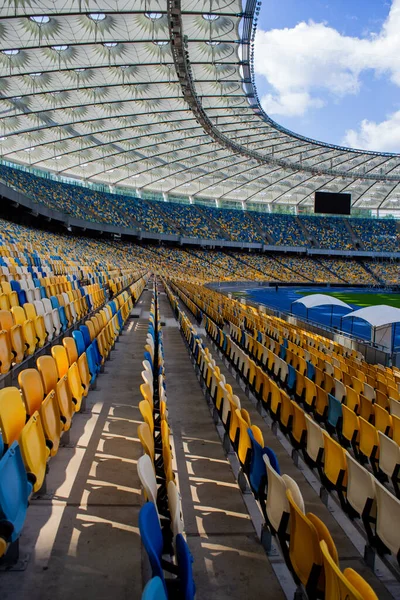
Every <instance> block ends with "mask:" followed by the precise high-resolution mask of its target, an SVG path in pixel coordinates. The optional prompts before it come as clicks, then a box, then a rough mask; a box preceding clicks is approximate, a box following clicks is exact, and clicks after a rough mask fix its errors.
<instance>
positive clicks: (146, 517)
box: [139, 502, 167, 593]
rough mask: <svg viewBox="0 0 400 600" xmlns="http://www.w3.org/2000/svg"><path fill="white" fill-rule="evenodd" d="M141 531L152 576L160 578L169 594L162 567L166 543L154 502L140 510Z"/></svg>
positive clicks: (148, 503) (147, 503)
mask: <svg viewBox="0 0 400 600" xmlns="http://www.w3.org/2000/svg"><path fill="white" fill-rule="evenodd" d="M139 531H140V537H141V538H142V543H143V546H144V548H145V550H146V553H147V556H148V558H149V561H150V566H151V570H152V575H153V577H160V579H161V581H162V582H163V585H164V589H165V592H166V593H167V588H166V585H165V580H164V572H163V568H162V565H161V559H162V552H163V546H164V541H163V536H162V532H161V527H160V522H159V520H158V515H157V509H156V507H155V505H154V504H153V502H146V504H144V505H143V506H142V508H141V509H140V512H139Z"/></svg>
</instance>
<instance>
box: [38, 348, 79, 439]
mask: <svg viewBox="0 0 400 600" xmlns="http://www.w3.org/2000/svg"><path fill="white" fill-rule="evenodd" d="M36 364H37V367H38V371H39V373H40V375H41V377H42V381H43V387H44V392H45V394H49V393H50V392H51V391H53V390H55V391H56V398H57V403H58V408H59V410H60V415H61V420H62V422H63V430H64V431H68V429H69V428H70V427H71V421H72V416H73V414H74V412H75V409H74V403H73V401H72V394H71V390H70V388H69V385H68V380H67V376H66V375H64V377H62V378H61V379H60V380H59V381H58V373H57V366H56V361H55V360H54V358H53V357H52V356H41V357H40V358H38V360H37V363H36Z"/></svg>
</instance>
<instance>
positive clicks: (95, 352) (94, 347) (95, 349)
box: [91, 338, 103, 371]
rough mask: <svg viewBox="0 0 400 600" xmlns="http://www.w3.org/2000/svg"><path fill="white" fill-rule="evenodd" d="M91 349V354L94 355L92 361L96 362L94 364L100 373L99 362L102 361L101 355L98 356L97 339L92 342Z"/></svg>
mask: <svg viewBox="0 0 400 600" xmlns="http://www.w3.org/2000/svg"><path fill="white" fill-rule="evenodd" d="M91 346H92V349H93V354H94V360H95V361H96V364H97V366H98V369H99V371H100V368H101V361H102V360H103V357H102V355H101V354H100V348H99V343H98V341H97V338H95V339H94V340H93V342H92V343H91Z"/></svg>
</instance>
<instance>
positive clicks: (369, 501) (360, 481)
mask: <svg viewBox="0 0 400 600" xmlns="http://www.w3.org/2000/svg"><path fill="white" fill-rule="evenodd" d="M346 459H347V472H348V482H347V502H348V503H349V505H350V506H351V508H352V509H353V511H354V513H355V514H356V515H357V516H358V517H360V518H362V520H363V523H364V526H365V529H366V531H367V534H368V538H369V540H370V541H371V540H372V539H373V533H372V529H371V525H370V523H371V521H372V520H373V519H374V518H375V516H376V491H375V478H374V477H373V476H372V475H371V473H370V472H369V471H367V470H366V469H364V467H363V466H362V465H360V464H359V463H358V462H357V461H356V460H355V459H354V458H353V457H352V456H351V455H350V454H347V456H346Z"/></svg>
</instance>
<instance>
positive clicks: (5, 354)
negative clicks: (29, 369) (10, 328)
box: [0, 330, 13, 373]
mask: <svg viewBox="0 0 400 600" xmlns="http://www.w3.org/2000/svg"><path fill="white" fill-rule="evenodd" d="M12 360H13V353H12V351H11V341H10V336H9V333H8V332H7V331H4V330H1V331H0V373H8V371H9V370H10V369H11V365H12Z"/></svg>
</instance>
